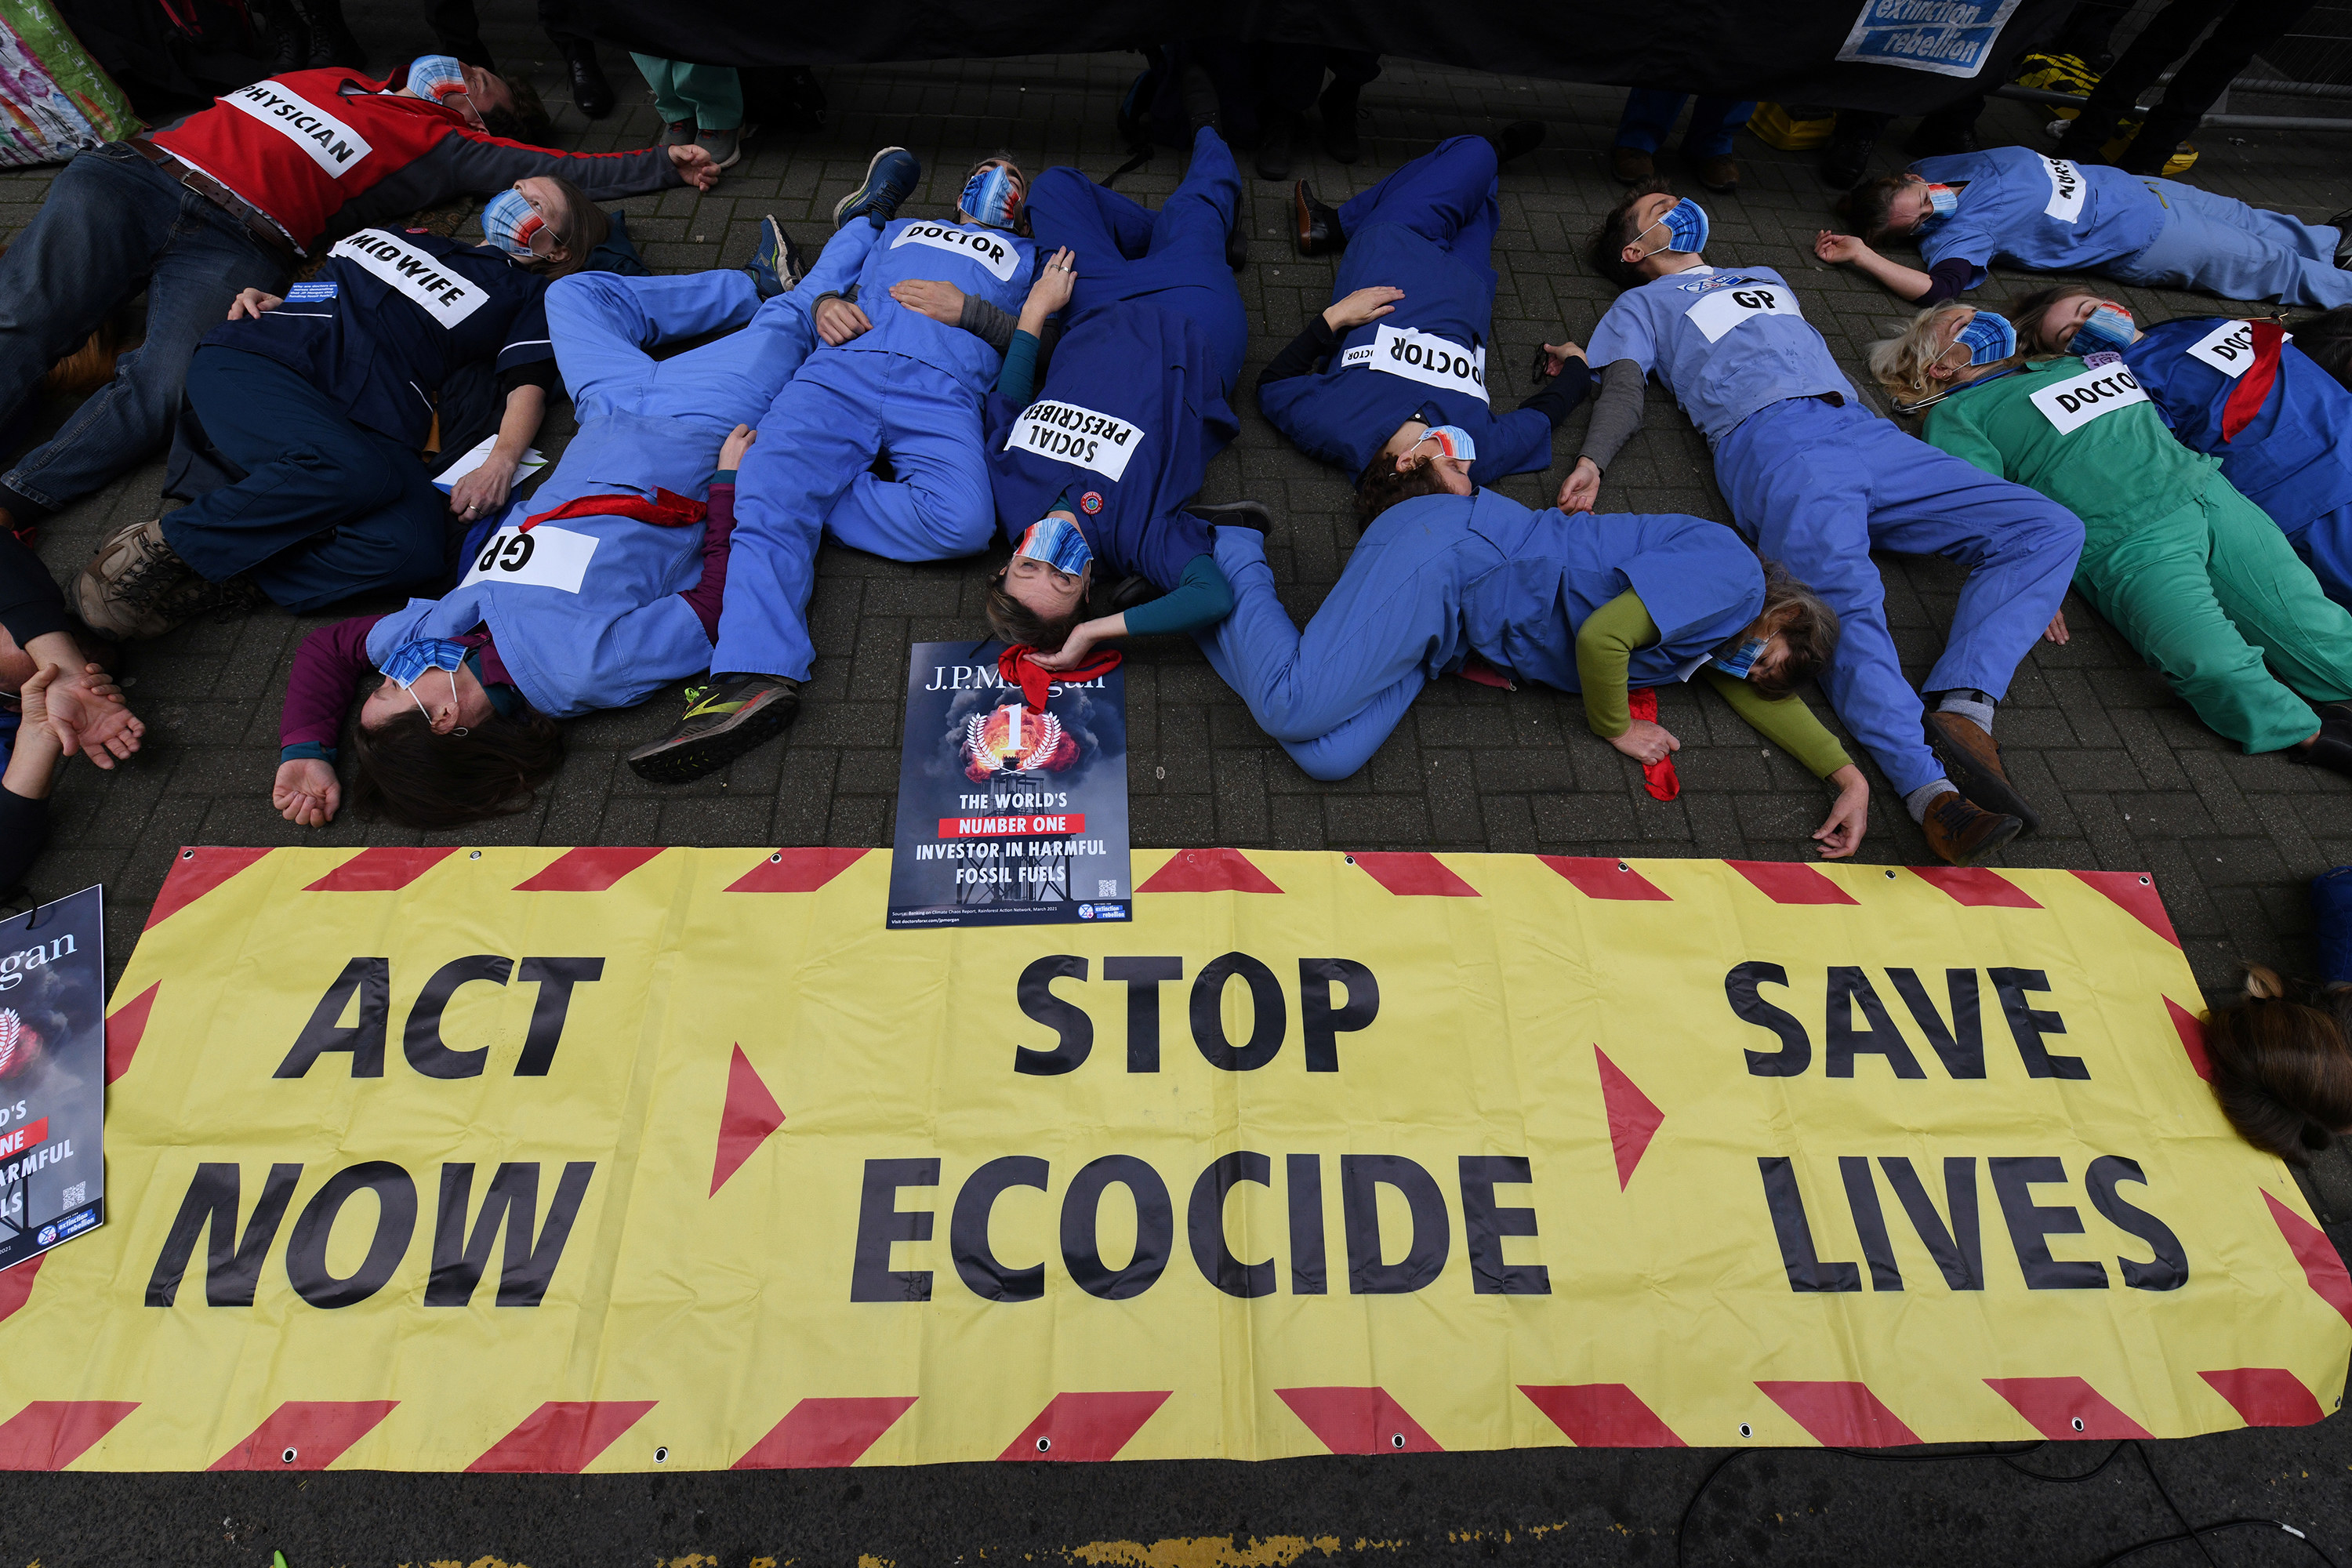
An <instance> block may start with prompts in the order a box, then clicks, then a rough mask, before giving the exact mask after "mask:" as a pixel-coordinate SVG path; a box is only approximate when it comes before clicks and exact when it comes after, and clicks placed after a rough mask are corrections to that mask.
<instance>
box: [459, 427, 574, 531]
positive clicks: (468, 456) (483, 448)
mask: <svg viewBox="0 0 2352 1568" xmlns="http://www.w3.org/2000/svg"><path fill="white" fill-rule="evenodd" d="M498 444H499V438H498V437H496V436H485V437H482V438H481V439H480V440H479V441H478V442H476V443H475V444H474V447H473V449H472V450H471V451H468V452H465V453H463V454H461V455H460V456H459V457H458V458H457V460H456V461H454V462H452V463H451V464H450V465H449V466H448V467H447V468H444V469H442V470H441V471H440V472H439V473H437V474H436V475H434V476H433V482H434V483H435V484H436V485H438V486H440V487H441V488H442V489H445V490H446V489H449V488H450V487H451V486H453V485H455V484H456V483H457V481H458V480H459V479H464V478H465V477H466V476H467V474H470V473H472V472H473V471H474V470H475V469H476V468H480V467H481V466H482V465H483V464H484V463H485V462H488V460H489V456H490V448H491V447H495V446H497V445H498ZM444 455H445V456H446V454H444ZM545 467H547V457H546V454H544V453H542V452H541V450H540V449H539V448H538V447H524V448H523V454H522V461H520V462H519V463H517V464H516V465H515V471H514V484H515V488H517V489H520V488H521V487H522V483H523V481H524V480H526V479H530V477H531V475H533V474H535V473H537V472H539V470H540V469H541V468H545ZM534 531H535V530H534Z"/></svg>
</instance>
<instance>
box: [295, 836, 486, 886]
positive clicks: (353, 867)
mask: <svg viewBox="0 0 2352 1568" xmlns="http://www.w3.org/2000/svg"><path fill="white" fill-rule="evenodd" d="M456 853H457V848H456V847H455V846H452V847H448V848H446V849H413V848H399V847H394V848H383V849H362V850H361V851H360V852H359V853H358V854H356V855H354V856H352V858H350V859H348V860H346V861H344V862H343V863H342V864H341V865H340V866H338V867H336V868H334V869H333V870H331V871H330V872H328V873H327V874H326V875H325V876H323V877H321V878H320V879H318V880H317V881H315V882H313V883H311V884H310V886H309V887H307V888H305V889H302V890H303V891H304V892H306V893H392V892H397V891H399V890H400V889H403V888H405V887H406V886H408V884H409V883H411V882H414V881H415V880H416V879H417V878H419V877H422V876H423V875H425V872H427V871H430V870H431V869H433V868H434V867H436V866H438V865H439V864H441V862H442V861H444V860H446V859H447V858H449V857H450V856H452V855H455V854H456Z"/></svg>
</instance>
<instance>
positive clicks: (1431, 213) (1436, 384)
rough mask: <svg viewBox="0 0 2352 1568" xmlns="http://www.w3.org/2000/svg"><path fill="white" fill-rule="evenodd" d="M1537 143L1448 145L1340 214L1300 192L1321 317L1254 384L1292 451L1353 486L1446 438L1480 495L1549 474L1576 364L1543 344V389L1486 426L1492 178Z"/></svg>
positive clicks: (1576, 391)
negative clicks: (1473, 452) (1322, 304)
mask: <svg viewBox="0 0 2352 1568" xmlns="http://www.w3.org/2000/svg"><path fill="white" fill-rule="evenodd" d="M1542 141H1543V127H1542V126H1541V125H1539V124H1537V123H1535V122H1533V121H1528V122H1525V123H1522V124H1517V125H1513V126H1511V127H1509V128H1508V129H1507V130H1506V131H1505V132H1503V133H1502V135H1501V136H1500V137H1499V138H1489V137H1485V136H1455V137H1453V138H1450V139H1449V140H1447V141H1444V142H1439V143H1438V144H1437V146H1436V148H1435V149H1434V150H1433V151H1432V152H1429V153H1423V154H1422V156H1420V157H1418V158H1415V159H1414V160H1413V161H1412V163H1407V164H1405V165H1404V166H1403V167H1402V168H1401V169H1399V170H1397V171H1396V173H1394V174H1391V175H1389V176H1388V178H1386V179H1384V180H1382V181H1381V183H1380V184H1376V185H1374V186H1373V187H1372V188H1371V189H1370V190H1368V191H1365V192H1362V193H1360V195H1356V196H1353V197H1351V198H1350V199H1349V201H1348V202H1347V203H1346V204H1345V205H1341V206H1339V208H1337V209H1334V208H1331V207H1328V206H1325V205H1323V204H1322V203H1321V202H1319V201H1318V200H1316V199H1315V193H1314V192H1313V191H1312V190H1310V189H1309V188H1308V186H1307V182H1306V181H1304V180H1301V181H1299V182H1298V184H1297V189H1296V191H1295V192H1294V193H1293V204H1294V205H1295V207H1296V209H1297V238H1298V252H1299V254H1300V255H1302V256H1329V255H1334V254H1337V255H1339V258H1340V259H1339V273H1338V277H1337V279H1336V280H1335V281H1334V282H1333V284H1332V286H1331V303H1330V305H1329V306H1328V308H1327V309H1325V310H1323V311H1322V313H1321V314H1319V315H1318V316H1316V317H1314V318H1313V319H1312V320H1310V321H1308V322H1307V328H1306V330H1305V331H1302V332H1300V333H1299V334H1298V336H1297V338H1295V339H1294V340H1292V341H1291V342H1290V343H1289V344H1288V346H1286V348H1284V349H1283V350H1282V352H1281V353H1277V354H1276V355H1275V357H1274V359H1273V361H1272V363H1269V364H1267V366H1266V367H1265V370H1264V371H1263V372H1261V373H1260V374H1259V375H1258V379H1257V405H1258V408H1259V411H1260V412H1262V413H1264V414H1265V416H1266V419H1267V420H1268V422H1269V423H1271V424H1272V425H1273V426H1274V427H1275V428H1276V429H1277V430H1279V431H1281V432H1282V433H1283V434H1284V435H1285V436H1286V437H1289V438H1290V441H1291V444H1292V445H1293V446H1295V447H1297V448H1298V449H1299V450H1300V451H1302V452H1304V453H1306V454H1307V456H1308V457H1310V458H1319V459H1320V460H1321V461H1323V462H1327V463H1334V464H1337V465H1338V466H1339V468H1342V469H1344V470H1345V471H1346V472H1348V473H1349V474H1353V475H1357V476H1359V483H1364V482H1368V481H1369V480H1370V479H1372V478H1373V477H1374V476H1375V474H1376V473H1378V472H1379V471H1380V470H1381V469H1383V468H1393V467H1394V466H1395V464H1396V462H1397V460H1398V459H1399V458H1401V457H1402V455H1403V453H1404V452H1405V451H1406V449H1407V448H1409V447H1412V446H1413V445H1414V443H1416V442H1418V441H1419V440H1420V439H1421V436H1422V432H1423V431H1425V430H1427V429H1429V428H1430V427H1431V426H1438V425H1450V426H1454V427H1455V428H1457V429H1463V430H1467V431H1468V432H1469V433H1470V437H1471V440H1472V441H1473V442H1474V443H1475V444H1476V446H1477V447H1478V451H1479V454H1480V456H1479V459H1478V472H1477V476H1476V478H1477V480H1478V482H1479V483H1481V484H1487V483H1491V482H1493V481H1494V480H1496V479H1501V478H1503V477H1504V476H1505V475H1507V474H1518V473H1527V472H1529V471H1531V470H1537V469H1541V468H1549V467H1550V466H1551V433H1552V431H1553V429H1554V428H1555V427H1557V426H1559V422H1560V421H1561V420H1563V419H1565V418H1567V417H1568V415H1569V411H1570V409H1572V408H1574V407H1575V406H1576V405H1577V404H1578V403H1579V402H1580V401H1581V400H1582V398H1583V396H1584V393H1585V388H1586V385H1587V383H1588V379H1589V378H1588V375H1587V373H1586V369H1585V366H1584V363H1583V355H1582V353H1580V351H1579V350H1578V349H1577V347H1576V345H1575V344H1574V343H1561V344H1557V345H1554V344H1549V343H1547V344H1545V345H1544V348H1543V350H1542V352H1541V353H1540V354H1539V355H1538V359H1537V364H1536V380H1537V382H1538V384H1539V390H1538V391H1537V392H1536V393H1535V394H1534V395H1532V396H1530V397H1529V398H1528V399H1527V400H1526V401H1525V402H1524V403H1522V404H1520V405H1519V406H1518V407H1517V408H1516V409H1514V410H1512V411H1511V412H1510V413H1507V414H1503V415H1496V413H1495V412H1494V410H1493V406H1492V394H1493V392H1494V390H1495V388H1496V386H1497V385H1499V384H1501V382H1502V379H1503V376H1502V367H1500V366H1499V365H1496V366H1492V367H1490V366H1489V365H1488V363H1487V353H1486V350H1487V347H1488V343H1489V341H1490V340H1491V339H1492V337H1493V335H1494V326H1495V268H1494V267H1493V265H1492V263H1491V262H1490V260H1489V258H1490V256H1491V255H1492V253H1493V251H1494V246H1495V231H1496V227H1497V226H1499V225H1500V223H1501V221H1502V216H1501V211H1500V208H1499V207H1498V206H1497V205H1496V189H1497V172H1498V171H1499V170H1500V168H1501V166H1502V165H1503V164H1504V163H1508V162H1509V161H1510V160H1511V159H1512V158H1514V157H1517V156H1518V155H1519V154H1521V153H1525V152H1527V151H1528V150H1529V149H1531V148H1533V147H1535V146H1537V145H1538V144H1539V143H1540V142H1542Z"/></svg>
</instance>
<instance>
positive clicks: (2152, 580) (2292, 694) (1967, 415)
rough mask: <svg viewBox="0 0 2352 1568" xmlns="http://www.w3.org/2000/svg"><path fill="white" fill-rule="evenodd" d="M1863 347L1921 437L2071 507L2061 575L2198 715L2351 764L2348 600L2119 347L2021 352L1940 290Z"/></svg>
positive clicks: (2262, 746) (2295, 757)
mask: <svg viewBox="0 0 2352 1568" xmlns="http://www.w3.org/2000/svg"><path fill="white" fill-rule="evenodd" d="M1870 364H1871V369H1872V371H1873V373H1874V374H1876V375H1877V377H1878V379H1879V383H1880V384H1881V385H1883V386H1885V388H1886V390H1887V392H1888V393H1889V394H1890V395H1892V396H1894V397H1895V399H1896V400H1897V402H1898V405H1899V406H1900V408H1901V409H1902V410H1903V411H1904V412H1905V413H1906V414H1911V413H1920V414H1924V415H1925V416H1926V421H1927V423H1926V426H1925V429H1924V432H1923V434H1924V435H1925V436H1926V437H1927V441H1928V443H1929V444H1930V445H1932V446H1934V447H1937V448H1939V449H1941V450H1942V451H1945V452H1948V453H1950V454H1952V455H1954V456H1955V457H1958V458H1964V459H1966V460H1967V461H1969V462H1970V463H1973V464H1975V465H1976V466H1977V467H1979V468H1982V469H1984V470H1985V471H1986V472H1987V473H1990V474H1998V475H2000V476H2002V477H2003V478H2005V479H2013V480H2015V481H2017V482H2019V483H2021V484H2026V485H2031V486H2032V487H2033V488H2034V489H2037V490H2039V491H2041V492H2042V494H2043V495H2046V496H2048V497H2049V498H2050V499H2051V500H2054V501H2056V502H2058V503H2059V504H2060V505H2062V506H2065V507H2068V508H2070V509H2071V510H2073V511H2074V513H2075V514H2076V515H2078V516H2080V517H2081V518H2082V520H2083V524H2084V529H2085V530H2086V537H2085V540H2084V546H2083V556H2082V563H2081V564H2080V565H2079V566H2078V567H2077V568H2076V570H2075V573H2074V585H2075V586H2076V587H2078V588H2080V589H2081V590H2082V591H2083V596H2084V598H2086V599H2088V600H2090V602H2091V605H2092V606H2093V607H2094V608H2095V609H2096V610H2097V611H2098V612H2099V614H2101V615H2102V616H2105V617H2106V618H2107V620H2108V621H2109V623H2111V624H2112V625H2113V626H2115V628H2116V630H2117V631H2119V632H2121V633H2122V634H2123V635H2124V639H2125V640H2126V641H2127V642H2129V643H2130V644H2131V645H2132V647H2135V648H2137V649H2138V650H2139V654H2140V657H2141V658H2145V659H2147V662H2148V663H2149V664H2150V665H2151V666H2153V667H2154V668H2156V669H2157V670H2158V671H2159V672H2160V673H2161V674H2162V675H2163V676H2164V679H2165V680H2166V682H2167V684H2168V685H2169V686H2170V687H2171V688H2172V689H2173V693H2174V694H2175V695H2176V696H2178V697H2179V699H2180V700H2182V701H2184V702H2186V703H2188V704H2189V707H2190V708H2192V709H2194V710H2196V713H2197V716H2198V717H2199V718H2200V719H2201V720H2203V721H2205V722H2206V723H2207V724H2209V725H2210V726H2211V727H2212V728H2213V729H2214V730H2216V731H2219V732H2221V734H2222V735H2224V736H2227V737H2228V738H2229V739H2230V740H2232V741H2235V742H2237V743H2238V744H2239V745H2240V746H2242V747H2243V748H2244V749H2245V750H2246V751H2247V752H2284V753H2285V754H2286V755H2287V757H2288V758H2289V759H2291V760H2292V761H2294V762H2299V763H2314V764H2316V765H2318V766H2321V767H2326V768H2331V769H2333V770H2335V771H2336V772H2337V773H2346V774H2352V709H2347V708H2344V707H2342V706H2340V705H2342V704H2346V703H2352V612H2347V610H2346V609H2345V607H2344V606H2343V605H2338V604H2336V602H2335V601H2333V600H2332V599H2330V598H2328V597H2327V595H2325V594H2324V593H2322V592H2321V591H2320V587H2319V583H2318V580H2317V579H2316V578H2315V577H2314V576H2313V575H2312V574H2311V569H2310V568H2309V567H2307V566H2305V564H2304V563H2302V561H2300V560H2299V559H2297V558H2296V556H2295V553H2294V546H2293V545H2292V544H2290V543H2288V542H2287V539H2286V535H2284V533H2282V532H2280V531H2279V529H2278V525H2277V524H2275V523H2273V521H2271V520H2270V519H2269V518H2268V517H2266V516H2264V515H2263V511H2262V509H2261V508H2259V507H2257V506H2255V505H2254V504H2253V502H2252V501H2250V500H2247V499H2246V498H2245V497H2243V496H2242V495H2240V494H2239V493H2238V491H2237V489H2235V487H2233V486H2232V485H2231V483H2230V481H2229V480H2228V479H2224V478H2222V476H2221V461H2220V460H2219V459H2218V458H2210V457H2208V456H2206V455H2205V454H2203V453H2201V452H2194V451H2191V450H2189V448H2188V447H2184V446H2182V445H2181V444H2180V443H2179V441H2176V440H2174V439H2173V437H2172V432H2171V431H2170V430H2168V429H2167V428H2166V427H2165V424H2164V420H2163V418H2162V417H2161V416H2159V415H2158V412H2157V406H2156V404H2155V402H2154V401H2153V400H2152V399H2150V397H2149V396H2148V395H2147V392H2146V391H2144V390H2143V389H2142V388H2141V387H2140V386H2139V384H2138V383H2137V381H2136V380H2135V379H2134V377H2133V375H2132V374H2131V372H2130V370H2129V369H2128V368H2126V365H2125V364H2124V362H2123V360H2122V357H2121V356H2120V355H2117V354H2114V353H2098V354H2094V355H2092V356H2091V358H2090V359H2089V360H2082V359H2076V358H2074V357H2073V356H2072V355H2061V356H2059V357H2057V358H2054V359H2053V358H2048V357H2041V358H2036V357H2034V356H2031V355H2028V354H2025V353H2019V352H2018V345H2017V334H2016V332H2015V331H2014V330H2013V329H2012V328H2011V324H2010V323H2009V321H2006V320H2005V319H2004V318H2002V317H2000V316H1999V315H1996V314H1995V313H1993V312H1992V311H1990V310H1979V309H1977V308H1976V307H1974V306H1969V305H1962V304H1957V303H1954V304H1944V305H1934V306H1930V307H1928V308H1927V310H1922V311H1920V312H1919V313H1918V315H1917V316H1916V317H1914V318H1913V320H1912V321H1911V324H1910V325H1909V326H1908V327H1906V329H1905V330H1904V331H1902V333H1901V334H1900V335H1898V336H1896V337H1894V338H1890V339H1887V340H1885V341H1884V342H1880V343H1878V344H1877V345H1875V346H1874V348H1873V349H1872V350H1871V354H1870ZM2265 662H2267V665H2268V668H2265ZM2314 704H2317V705H2319V711H2318V712H2316V713H2315V712H2314V711H2313V705H2314Z"/></svg>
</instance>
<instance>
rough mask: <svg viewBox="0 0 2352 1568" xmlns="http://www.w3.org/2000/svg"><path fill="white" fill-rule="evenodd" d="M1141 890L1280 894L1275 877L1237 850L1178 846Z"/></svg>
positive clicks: (1150, 891)
mask: <svg viewBox="0 0 2352 1568" xmlns="http://www.w3.org/2000/svg"><path fill="white" fill-rule="evenodd" d="M1135 890H1136V891H1137V892H1139V893H1278V892H1280V891H1282V889H1280V888H1277V887H1276V886H1275V885H1274V879H1272V878H1271V877H1268V876H1267V875H1266V874H1265V872H1263V871H1261V870H1259V869H1258V868H1256V867H1255V866H1253V865H1251V864H1250V859H1249V857H1248V856H1246V855H1244V854H1243V853H1242V852H1241V851H1240V850H1238V849H1179V850H1178V851H1176V853H1175V854H1173V855H1171V856H1170V857H1168V863H1167V864H1166V865H1164V866H1162V867H1160V869H1158V870H1157V871H1154V872H1153V873H1151V876H1150V879H1149V880H1147V881H1146V882H1145V883H1144V884H1143V886H1141V887H1139V888H1138V889H1135Z"/></svg>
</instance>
